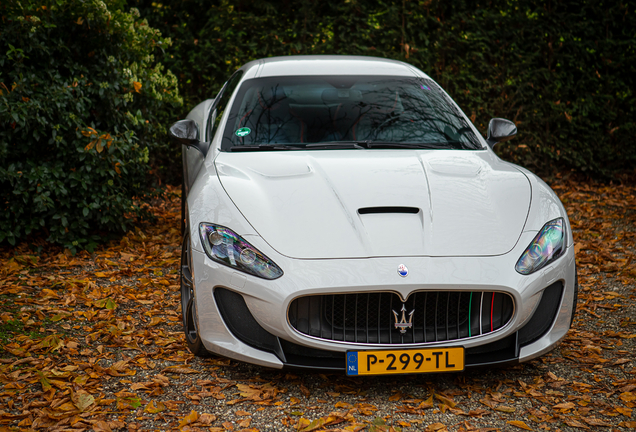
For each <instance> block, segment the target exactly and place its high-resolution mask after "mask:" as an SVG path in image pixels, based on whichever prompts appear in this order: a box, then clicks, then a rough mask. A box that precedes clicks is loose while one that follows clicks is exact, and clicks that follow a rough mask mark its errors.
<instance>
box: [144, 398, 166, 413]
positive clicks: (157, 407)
mask: <svg viewBox="0 0 636 432" xmlns="http://www.w3.org/2000/svg"><path fill="white" fill-rule="evenodd" d="M165 410H166V406H165V405H164V404H163V402H161V401H158V402H155V401H154V400H152V401H150V403H149V404H148V405H146V408H145V409H144V411H145V412H147V413H150V414H157V413H159V412H161V411H165Z"/></svg>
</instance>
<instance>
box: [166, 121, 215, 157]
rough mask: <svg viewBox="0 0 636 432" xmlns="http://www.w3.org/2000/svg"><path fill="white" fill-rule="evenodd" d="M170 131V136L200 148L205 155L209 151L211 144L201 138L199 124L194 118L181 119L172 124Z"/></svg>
mask: <svg viewBox="0 0 636 432" xmlns="http://www.w3.org/2000/svg"><path fill="white" fill-rule="evenodd" d="M168 133H169V135H170V137H171V138H172V139H174V140H175V141H176V142H178V143H179V144H182V145H185V146H188V147H194V148H196V149H197V150H199V151H200V152H201V153H202V154H203V156H205V155H206V154H207V153H208V148H209V147H210V144H209V143H207V142H203V141H201V140H200V138H199V126H198V125H197V123H196V122H195V121H194V120H190V119H187V120H179V121H178V122H176V123H175V124H173V125H172V126H170V131H169V132H168Z"/></svg>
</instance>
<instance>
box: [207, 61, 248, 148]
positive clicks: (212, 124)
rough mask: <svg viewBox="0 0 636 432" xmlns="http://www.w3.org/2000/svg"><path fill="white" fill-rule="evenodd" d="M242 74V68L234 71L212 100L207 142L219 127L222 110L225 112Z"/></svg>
mask: <svg viewBox="0 0 636 432" xmlns="http://www.w3.org/2000/svg"><path fill="white" fill-rule="evenodd" d="M242 76H243V71H242V70H239V71H236V73H234V75H232V77H231V78H230V79H229V80H228V81H227V82H226V83H225V85H224V86H223V88H222V89H221V92H220V93H219V95H218V96H217V98H216V101H214V106H213V107H212V109H211V111H210V116H209V117H208V127H207V129H208V133H207V135H208V136H207V141H208V142H211V141H212V139H214V135H215V134H216V130H217V129H218V128H219V123H220V121H221V117H223V112H225V108H227V102H228V101H229V100H230V97H231V96H232V93H234V90H235V89H236V86H237V85H238V83H239V81H240V80H241V77H242Z"/></svg>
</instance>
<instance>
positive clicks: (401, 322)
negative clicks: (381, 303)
mask: <svg viewBox="0 0 636 432" xmlns="http://www.w3.org/2000/svg"><path fill="white" fill-rule="evenodd" d="M391 312H393V316H394V317H395V324H394V326H395V328H396V329H400V333H402V334H404V333H406V329H410V328H411V327H413V314H414V313H415V309H413V310H412V311H411V312H409V320H408V322H407V321H406V306H405V305H404V303H402V309H400V312H402V319H400V316H399V315H398V313H397V312H396V311H394V310H392V311H391Z"/></svg>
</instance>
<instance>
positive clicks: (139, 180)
mask: <svg viewBox="0 0 636 432" xmlns="http://www.w3.org/2000/svg"><path fill="white" fill-rule="evenodd" d="M123 6H124V4H123V3H122V2H119V3H117V2H114V3H111V4H109V5H108V6H107V5H106V4H105V3H103V2H102V1H99V0H90V1H81V0H59V1H49V2H46V1H45V2H42V1H36V0H21V1H20V2H18V1H14V0H10V1H8V2H3V4H2V6H0V13H1V15H2V21H3V23H2V26H1V27H0V53H1V54H0V160H1V161H2V163H1V164H0V205H1V206H2V207H1V211H0V242H1V241H3V240H6V241H7V242H9V243H10V244H15V242H16V241H17V240H18V239H20V238H24V237H25V236H27V235H29V234H30V233H32V232H34V231H44V232H45V234H46V237H47V239H48V241H50V242H54V243H59V244H62V245H64V246H65V247H67V248H69V249H71V250H73V251H74V250H76V249H78V248H80V249H84V248H88V249H92V248H93V247H94V246H95V245H96V243H97V241H99V239H100V235H101V234H102V233H103V232H117V231H125V230H126V229H127V228H128V226H129V225H130V224H131V222H132V220H133V219H134V218H132V219H131V216H134V215H138V216H139V215H142V213H143V212H142V211H141V210H142V209H141V208H140V207H139V206H137V205H135V204H134V201H133V199H134V197H136V196H140V195H143V194H145V193H147V192H148V190H149V186H150V182H149V181H148V179H149V177H150V176H149V173H150V164H149V162H150V158H151V157H152V156H153V155H155V154H160V153H161V149H162V147H161V144H159V143H162V142H165V141H166V140H165V139H164V135H165V124H166V123H167V122H168V120H166V117H165V116H166V115H167V112H168V111H169V110H170V109H172V107H173V106H174V107H179V106H180V105H181V103H182V102H181V99H180V98H179V96H178V91H177V79H176V77H175V76H174V75H173V74H172V73H170V72H169V71H165V69H164V68H163V66H162V65H161V63H158V62H156V61H155V58H154V53H156V52H159V53H160V52H161V49H162V48H163V47H165V46H168V45H169V44H170V40H169V39H165V38H162V37H161V36H160V34H159V32H158V31H157V30H156V29H152V28H151V27H149V26H148V25H147V23H146V21H145V20H141V19H139V13H138V11H135V10H132V11H131V12H130V13H127V12H124V11H123ZM155 160H156V158H155Z"/></svg>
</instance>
